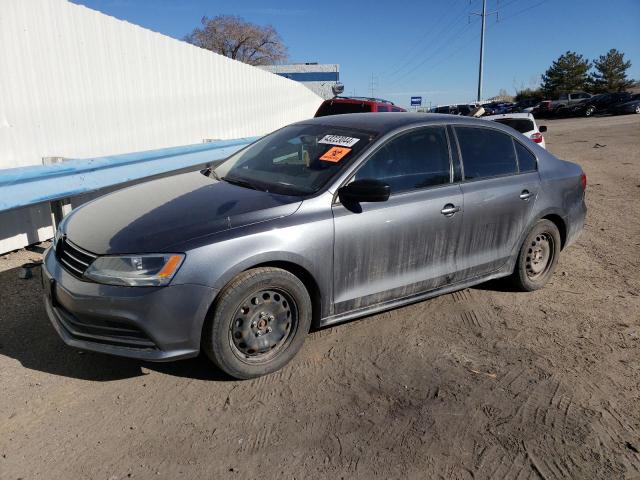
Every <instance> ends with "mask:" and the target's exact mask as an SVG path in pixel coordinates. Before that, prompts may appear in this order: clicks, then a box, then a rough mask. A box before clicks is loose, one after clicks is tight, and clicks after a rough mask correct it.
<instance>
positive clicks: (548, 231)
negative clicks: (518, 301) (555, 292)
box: [511, 220, 560, 292]
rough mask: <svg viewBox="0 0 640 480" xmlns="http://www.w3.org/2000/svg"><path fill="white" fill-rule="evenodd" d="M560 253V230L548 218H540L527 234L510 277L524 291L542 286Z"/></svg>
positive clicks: (551, 272)
mask: <svg viewBox="0 0 640 480" xmlns="http://www.w3.org/2000/svg"><path fill="white" fill-rule="evenodd" d="M559 253H560V232H559V231H558V227H556V225H555V224H554V223H553V222H552V221H550V220H540V221H538V223H536V224H535V225H534V227H533V229H532V230H531V232H530V233H529V235H527V238H526V239H525V241H524V243H523V244H522V247H521V248H520V253H519V254H518V260H517V262H516V266H515V269H514V271H513V275H512V276H511V279H512V281H513V283H514V285H515V286H516V287H517V288H518V289H519V290H523V291H525V292H531V291H533V290H538V289H539V288H542V287H544V285H545V284H546V283H547V282H548V281H549V279H550V278H551V276H552V275H553V271H554V270H555V268H556V264H557V263H558V255H559Z"/></svg>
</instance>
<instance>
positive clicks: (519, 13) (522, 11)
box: [501, 0, 548, 23]
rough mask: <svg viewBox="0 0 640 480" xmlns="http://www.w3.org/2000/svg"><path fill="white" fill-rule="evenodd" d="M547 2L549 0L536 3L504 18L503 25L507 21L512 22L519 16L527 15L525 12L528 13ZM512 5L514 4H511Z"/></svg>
mask: <svg viewBox="0 0 640 480" xmlns="http://www.w3.org/2000/svg"><path fill="white" fill-rule="evenodd" d="M547 1H548V0H542V1H541V2H538V3H535V4H533V5H530V6H528V7H527V8H523V9H522V10H519V11H517V12H515V13H513V14H512V15H509V16H507V17H505V18H503V19H502V22H501V23H504V22H505V21H506V20H510V19H512V18H513V17H517V16H519V15H521V14H523V13H525V12H528V11H529V10H531V9H533V8H536V7H539V6H540V5H542V4H543V3H546V2H547ZM511 3H513V2H511Z"/></svg>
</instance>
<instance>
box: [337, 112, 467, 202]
mask: <svg viewBox="0 0 640 480" xmlns="http://www.w3.org/2000/svg"><path fill="white" fill-rule="evenodd" d="M433 127H438V128H443V129H444V131H445V137H446V138H447V145H450V141H449V137H448V132H447V124H433V125H419V126H416V127H412V128H409V129H406V130H402V131H401V132H398V133H396V134H395V135H393V136H392V137H390V138H388V139H387V140H386V141H385V142H384V143H382V144H380V145H378V146H377V147H376V148H375V149H374V150H372V151H371V152H369V153H368V154H367V156H366V158H363V159H362V161H361V162H360V164H359V165H358V166H357V167H356V169H355V170H354V171H353V172H351V174H349V176H348V177H347V178H346V179H345V180H344V181H343V182H342V183H341V184H340V187H338V188H337V189H336V195H335V198H337V191H338V190H339V189H340V188H341V187H343V186H344V185H347V184H348V183H349V182H351V180H353V177H355V176H356V174H357V173H358V172H359V171H360V170H361V169H362V168H363V167H364V166H365V165H366V163H367V162H368V161H369V160H371V159H372V158H373V157H374V156H375V155H376V154H377V153H378V152H380V151H381V150H382V149H383V148H386V146H387V145H388V144H389V143H391V142H393V141H394V140H396V139H398V138H399V137H401V136H403V135H408V134H411V133H414V132H416V131H418V130H422V129H425V128H433ZM447 152H448V155H449V172H450V175H449V183H441V184H439V185H429V186H426V187H420V188H415V189H412V190H405V191H402V192H396V193H393V192H391V195H390V197H394V196H396V195H405V194H407V193H415V192H420V191H423V190H427V189H432V188H440V187H446V186H451V185H452V184H453V183H455V182H452V181H451V168H452V161H453V160H452V158H451V149H450V147H448V148H447Z"/></svg>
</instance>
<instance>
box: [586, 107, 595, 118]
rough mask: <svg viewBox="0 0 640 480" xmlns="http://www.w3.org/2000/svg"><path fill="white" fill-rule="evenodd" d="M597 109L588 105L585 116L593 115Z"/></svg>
mask: <svg viewBox="0 0 640 480" xmlns="http://www.w3.org/2000/svg"><path fill="white" fill-rule="evenodd" d="M595 111H596V108H595V107H587V109H586V110H585V111H584V116H585V117H590V116H591V115H593V114H594V113H595Z"/></svg>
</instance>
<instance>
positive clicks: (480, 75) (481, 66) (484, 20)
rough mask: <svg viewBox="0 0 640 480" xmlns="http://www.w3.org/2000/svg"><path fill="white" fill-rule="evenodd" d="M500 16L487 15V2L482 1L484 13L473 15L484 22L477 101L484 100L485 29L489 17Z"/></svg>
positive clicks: (485, 0) (481, 37)
mask: <svg viewBox="0 0 640 480" xmlns="http://www.w3.org/2000/svg"><path fill="white" fill-rule="evenodd" d="M494 13H495V14H496V16H497V15H498V12H497V11H494V12H489V13H487V0H482V13H473V14H472V15H478V16H479V17H480V19H481V21H482V27H481V30H480V66H479V68H478V97H477V101H478V102H480V101H481V100H482V68H483V62H484V29H485V24H486V19H487V15H493V14H494Z"/></svg>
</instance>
